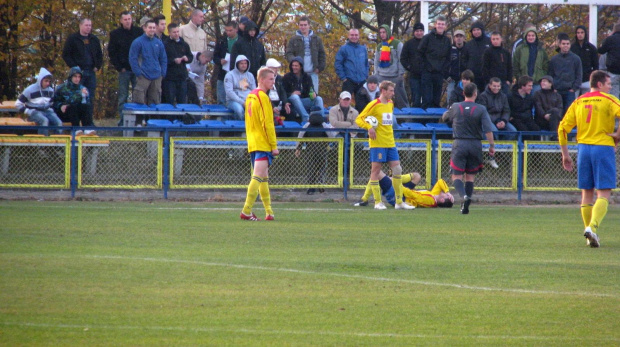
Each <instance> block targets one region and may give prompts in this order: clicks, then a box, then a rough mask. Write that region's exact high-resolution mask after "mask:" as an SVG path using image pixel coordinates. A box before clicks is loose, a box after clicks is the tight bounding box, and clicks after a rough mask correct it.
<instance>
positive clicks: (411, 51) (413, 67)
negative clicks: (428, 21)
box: [356, 23, 424, 110]
mask: <svg viewBox="0 0 620 347" xmlns="http://www.w3.org/2000/svg"><path fill="white" fill-rule="evenodd" d="M423 36H424V24H422V23H415V24H414V25H413V37H412V38H411V39H409V40H407V42H405V45H404V46H403V52H402V53H401V54H400V63H401V64H402V65H403V67H404V68H405V70H407V71H408V75H409V88H410V89H411V106H412V107H420V106H422V80H421V76H422V75H421V74H422V57H421V56H420V51H418V46H419V45H420V42H421V41H422V37H423ZM356 106H357V97H356ZM363 109H364V108H363V107H362V110H363Z"/></svg>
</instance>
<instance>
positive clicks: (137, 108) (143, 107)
mask: <svg viewBox="0 0 620 347" xmlns="http://www.w3.org/2000/svg"><path fill="white" fill-rule="evenodd" d="M123 110H131V111H155V107H153V106H149V105H144V104H136V103H132V102H128V103H126V104H125V105H123Z"/></svg>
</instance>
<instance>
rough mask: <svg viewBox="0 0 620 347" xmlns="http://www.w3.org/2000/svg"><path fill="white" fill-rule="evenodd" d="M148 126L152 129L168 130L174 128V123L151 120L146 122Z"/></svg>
mask: <svg viewBox="0 0 620 347" xmlns="http://www.w3.org/2000/svg"><path fill="white" fill-rule="evenodd" d="M146 125H147V126H150V127H162V128H168V127H171V126H172V122H171V121H169V120H167V119H149V120H147V121H146Z"/></svg>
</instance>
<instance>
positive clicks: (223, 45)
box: [213, 35, 249, 81]
mask: <svg viewBox="0 0 620 347" xmlns="http://www.w3.org/2000/svg"><path fill="white" fill-rule="evenodd" d="M238 40H239V36H237V41H238ZM235 42H236V41H235ZM226 53H230V52H229V51H228V36H226V35H224V37H223V38H222V39H221V40H219V41H218V42H217V43H216V44H215V48H214V49H213V64H214V65H217V66H218V67H219V69H220V70H219V71H220V73H219V74H218V76H217V79H218V80H220V81H223V80H224V76H226V71H224V69H222V64H221V60H222V59H224V58H226ZM248 59H249V58H248Z"/></svg>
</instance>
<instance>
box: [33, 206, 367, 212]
mask: <svg viewBox="0 0 620 347" xmlns="http://www.w3.org/2000/svg"><path fill="white" fill-rule="evenodd" d="M45 207H47V208H62V209H68V208H81V209H85V210H87V209H88V210H126V207H125V206H122V205H121V206H87V205H80V206H77V205H50V206H38V207H37V208H45ZM144 208H145V209H148V210H149V211H152V210H166V211H168V210H179V211H185V210H187V211H241V208H239V207H152V206H144ZM278 211H317V212H339V211H362V209H359V208H310V207H307V208H287V207H285V208H280V207H278Z"/></svg>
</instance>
